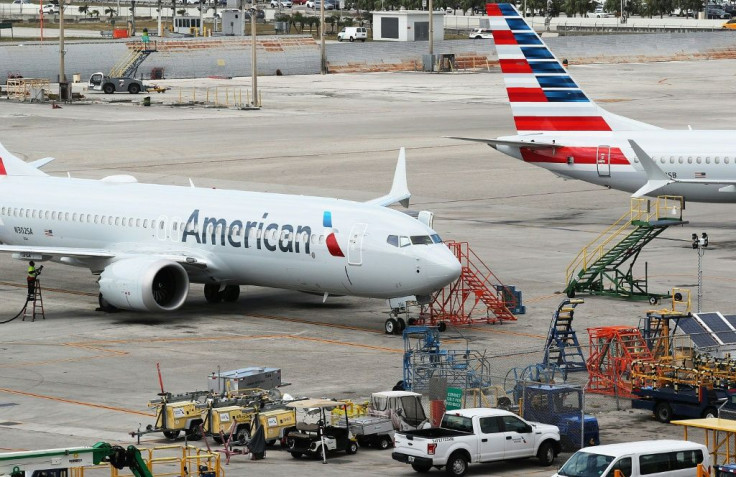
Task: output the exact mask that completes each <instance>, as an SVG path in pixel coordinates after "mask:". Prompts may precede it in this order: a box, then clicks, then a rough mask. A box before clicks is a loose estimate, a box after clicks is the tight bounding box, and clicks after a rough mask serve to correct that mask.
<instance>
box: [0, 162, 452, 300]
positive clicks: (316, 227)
mask: <svg viewBox="0 0 736 477" xmlns="http://www.w3.org/2000/svg"><path fill="white" fill-rule="evenodd" d="M389 236H396V237H397V243H398V241H399V240H401V244H402V245H403V246H399V245H393V244H392V242H393V240H389ZM400 238H402V239H400ZM412 240H413V242H412ZM0 241H2V242H3V243H4V244H6V245H18V246H27V247H29V248H33V247H39V248H41V249H43V250H46V249H48V250H53V249H54V247H59V248H64V249H67V250H72V249H79V250H82V252H81V254H80V255H79V256H77V255H75V254H70V255H69V256H64V253H63V252H60V253H58V254H52V256H53V257H54V259H55V260H58V261H61V262H63V263H67V264H71V265H78V266H85V267H88V268H90V269H91V270H92V271H93V272H94V273H101V272H102V271H103V270H104V269H105V268H106V267H107V266H108V265H109V264H111V263H113V262H115V261H117V260H123V259H125V258H126V257H128V256H130V257H141V256H156V257H163V258H166V257H168V256H171V257H186V259H185V260H181V259H176V258H173V259H172V260H175V261H178V262H179V263H181V264H182V265H183V266H184V268H185V269H186V271H187V274H188V275H189V278H190V280H191V281H192V282H199V283H222V284H237V285H239V284H250V285H260V286H269V287H278V288H287V289H294V290H302V291H308V292H315V293H330V294H349V295H354V296H366V297H379V298H380V297H383V298H390V297H398V296H406V295H428V294H431V293H432V292H433V291H435V290H437V289H439V288H442V287H443V286H445V285H446V284H447V283H449V281H451V280H452V276H453V275H454V276H455V278H456V277H457V275H459V270H460V268H459V263H458V262H457V260H456V259H455V257H454V256H453V255H452V253H451V252H450V251H449V250H448V248H447V247H446V246H445V245H444V244H442V243H441V242H440V240H439V238H438V237H437V235H436V233H435V232H434V231H432V229H430V228H429V227H427V226H426V225H424V224H422V223H420V222H419V221H417V220H416V219H414V218H412V217H410V216H408V215H406V214H403V213H401V212H399V211H395V210H392V209H388V208H385V207H379V206H375V205H370V204H364V203H358V202H352V201H348V200H339V199H331V198H319V197H307V196H291V195H283V194H271V193H258V192H243V191H233V190H217V189H207V188H186V187H177V186H165V185H154V184H139V183H129V182H126V181H125V180H122V181H121V180H113V181H96V180H86V179H68V178H58V177H50V176H44V177H23V176H0ZM389 242H391V243H389ZM84 250H90V251H91V252H90V253H89V254H88V255H86V256H85V255H84ZM97 251H106V252H109V255H105V254H104V253H101V254H97ZM44 258H46V257H44Z"/></svg>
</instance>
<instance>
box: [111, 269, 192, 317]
mask: <svg viewBox="0 0 736 477" xmlns="http://www.w3.org/2000/svg"><path fill="white" fill-rule="evenodd" d="M99 284H100V293H102V296H103V298H104V300H105V301H106V302H107V303H109V304H110V305H113V306H114V307H116V308H122V309H125V310H136V311H173V310H176V309H177V308H179V307H180V306H181V305H183V304H184V301H185V300H186V299H187V294H188V293H189V276H188V275H187V272H186V270H184V267H182V266H181V265H180V264H178V263H176V262H172V261H170V260H164V259H156V258H147V257H135V258H126V259H122V260H118V261H117V262H113V263H112V264H110V265H108V266H107V267H106V268H105V270H104V271H103V272H102V273H101V274H100V281H99Z"/></svg>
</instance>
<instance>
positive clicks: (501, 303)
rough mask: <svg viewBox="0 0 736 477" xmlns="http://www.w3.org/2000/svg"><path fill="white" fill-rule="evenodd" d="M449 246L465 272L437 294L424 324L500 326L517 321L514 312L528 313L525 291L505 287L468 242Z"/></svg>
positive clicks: (424, 319) (448, 243) (424, 314)
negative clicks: (522, 299) (522, 296)
mask: <svg viewBox="0 0 736 477" xmlns="http://www.w3.org/2000/svg"><path fill="white" fill-rule="evenodd" d="M446 244H447V246H448V247H449V248H450V250H451V251H452V252H453V254H454V255H455V256H456V257H457V259H458V260H459V261H460V264H461V265H462V271H461V273H460V277H459V278H458V279H457V280H456V281H455V282H453V283H451V284H450V285H448V286H447V287H445V288H443V289H442V290H440V291H439V292H437V293H436V294H435V296H434V297H433V300H432V302H431V304H430V305H429V309H428V310H426V311H424V312H423V313H422V315H421V318H420V320H421V321H423V322H425V323H429V324H431V325H433V326H436V325H440V324H442V323H449V324H452V325H454V326H457V325H470V324H474V323H499V322H503V321H516V316H515V315H514V313H512V311H511V309H516V310H517V313H524V307H523V306H522V305H521V292H520V291H518V290H516V289H515V288H514V287H508V286H506V285H504V284H502V283H501V281H500V280H499V279H498V277H496V275H495V274H494V273H493V272H492V271H491V269H490V268H488V266H487V265H486V264H485V263H483V261H482V260H481V259H480V257H478V255H476V254H475V252H473V251H472V250H471V249H470V247H469V246H468V242H452V241H451V242H447V243H446ZM445 326H446V325H445Z"/></svg>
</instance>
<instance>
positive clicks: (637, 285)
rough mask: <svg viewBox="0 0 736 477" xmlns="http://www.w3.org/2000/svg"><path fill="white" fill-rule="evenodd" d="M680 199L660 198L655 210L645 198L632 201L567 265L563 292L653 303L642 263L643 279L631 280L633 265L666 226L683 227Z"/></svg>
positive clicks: (572, 294) (573, 294)
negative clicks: (620, 214)
mask: <svg viewBox="0 0 736 477" xmlns="http://www.w3.org/2000/svg"><path fill="white" fill-rule="evenodd" d="M682 208H683V199H682V197H678V196H660V197H657V200H656V202H655V207H654V211H652V210H651V202H650V201H649V200H648V199H639V198H632V199H631V204H630V208H629V211H628V212H626V213H625V214H624V215H622V216H621V218H619V219H618V220H617V221H616V222H615V223H614V224H613V225H611V226H610V227H608V228H607V229H606V230H604V231H603V232H601V234H600V235H599V236H598V237H596V238H595V239H594V240H593V241H592V242H590V243H589V244H587V245H586V246H585V247H583V249H582V250H581V251H580V252H579V253H578V255H577V256H576V257H575V258H574V259H573V261H572V262H571V263H570V265H568V267H567V270H566V272H565V283H566V286H565V293H567V296H569V297H571V298H572V297H574V296H575V294H576V293H579V292H582V293H589V294H591V295H606V296H618V297H624V298H634V299H648V300H649V301H650V303H652V304H656V303H657V301H658V300H659V296H660V295H658V294H653V293H651V292H649V283H648V276H647V275H648V273H647V267H646V264H645V271H644V278H635V277H634V271H633V270H634V265H635V264H636V260H637V259H638V258H639V254H640V253H641V251H642V249H643V248H644V247H645V246H646V245H647V244H648V243H649V242H651V241H652V240H654V239H655V238H656V237H657V236H659V235H660V234H661V233H662V232H664V231H665V230H666V229H667V228H668V227H670V226H672V225H682V224H686V223H687V222H685V221H683V220H682Z"/></svg>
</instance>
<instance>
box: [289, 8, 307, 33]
mask: <svg viewBox="0 0 736 477" xmlns="http://www.w3.org/2000/svg"><path fill="white" fill-rule="evenodd" d="M305 20H306V18H305V17H304V14H303V13H302V12H296V13H294V14H293V15H292V16H291V24H292V25H294V28H295V29H296V31H297V32H299V33H304V22H305Z"/></svg>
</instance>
